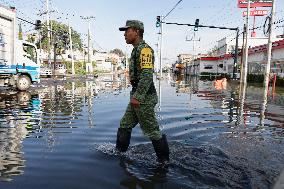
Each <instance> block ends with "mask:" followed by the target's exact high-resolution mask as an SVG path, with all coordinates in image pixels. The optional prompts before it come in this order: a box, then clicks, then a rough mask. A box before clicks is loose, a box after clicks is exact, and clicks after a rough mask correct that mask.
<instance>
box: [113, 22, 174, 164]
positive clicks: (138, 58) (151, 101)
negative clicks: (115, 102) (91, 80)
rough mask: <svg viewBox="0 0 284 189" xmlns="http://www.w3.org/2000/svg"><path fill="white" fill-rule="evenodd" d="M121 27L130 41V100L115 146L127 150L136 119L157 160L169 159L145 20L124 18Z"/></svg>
mask: <svg viewBox="0 0 284 189" xmlns="http://www.w3.org/2000/svg"><path fill="white" fill-rule="evenodd" d="M119 30H120V31H124V37H125V41H126V43H127V44H132V45H133V50H132V53H131V58H130V64H129V79H130V82H131V85H132V90H131V92H130V102H129V104H128V106H127V108H126V111H125V113H124V116H123V117H122V119H121V121H120V127H119V128H118V131H117V139H116V148H117V150H119V151H120V152H125V151H127V148H128V146H129V144H130V138H131V132H132V128H134V127H135V126H136V125H137V124H138V123H139V124H140V127H141V129H142V131H143V133H144V135H146V136H147V137H149V138H150V140H151V141H152V144H153V147H154V150H155V152H156V155H157V161H158V162H160V163H167V162H168V161H169V146H168V142H167V138H166V135H165V134H162V133H161V131H160V128H159V125H158V121H157V118H156V115H155V110H154V108H155V105H156V104H157V102H158V96H157V92H156V88H155V85H154V82H153V70H154V51H153V49H152V48H151V47H150V46H149V45H148V44H147V43H145V41H144V40H143V33H144V24H143V22H141V21H138V20H127V21H126V26H124V27H121V28H119Z"/></svg>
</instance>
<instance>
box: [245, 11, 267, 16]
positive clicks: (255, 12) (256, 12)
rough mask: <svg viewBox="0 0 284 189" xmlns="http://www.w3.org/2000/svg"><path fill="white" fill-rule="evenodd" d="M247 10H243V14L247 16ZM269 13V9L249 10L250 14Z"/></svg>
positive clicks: (261, 14) (260, 14)
mask: <svg viewBox="0 0 284 189" xmlns="http://www.w3.org/2000/svg"><path fill="white" fill-rule="evenodd" d="M247 14H248V13H247V11H244V12H243V16H247ZM267 14H268V10H252V11H249V15H250V16H265V15H267Z"/></svg>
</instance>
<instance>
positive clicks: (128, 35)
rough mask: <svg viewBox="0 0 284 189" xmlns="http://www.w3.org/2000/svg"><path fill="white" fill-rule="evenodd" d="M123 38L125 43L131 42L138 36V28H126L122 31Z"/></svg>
mask: <svg viewBox="0 0 284 189" xmlns="http://www.w3.org/2000/svg"><path fill="white" fill-rule="evenodd" d="M124 38H125V41H126V43H127V44H133V43H134V42H135V41H136V40H137V39H138V38H139V34H138V30H136V29H134V28H128V29H127V30H126V31H125V32H124Z"/></svg>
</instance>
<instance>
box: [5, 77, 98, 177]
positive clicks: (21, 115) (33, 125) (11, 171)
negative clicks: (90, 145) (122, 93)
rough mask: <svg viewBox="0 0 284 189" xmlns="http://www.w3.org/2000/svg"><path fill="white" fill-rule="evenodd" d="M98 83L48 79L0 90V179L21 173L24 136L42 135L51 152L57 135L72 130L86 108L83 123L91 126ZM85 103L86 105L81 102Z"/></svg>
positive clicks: (23, 162) (39, 137) (23, 164)
mask: <svg viewBox="0 0 284 189" xmlns="http://www.w3.org/2000/svg"><path fill="white" fill-rule="evenodd" d="M99 90H100V89H99V87H98V86H97V84H96V82H94V81H85V83H83V82H81V81H74V82H70V83H61V82H57V81H54V82H51V83H49V84H48V87H46V88H38V89H36V90H33V91H31V92H8V91H3V92H2V93H1V94H0V181H9V180H11V179H12V178H11V177H12V176H14V175H19V174H22V173H23V171H24V169H23V167H25V158H24V156H23V152H22V148H23V146H22V144H23V141H24V139H25V138H34V139H43V140H44V141H45V144H46V145H45V146H46V148H45V150H47V151H49V152H52V151H53V149H54V148H55V146H56V145H57V144H58V141H57V140H59V139H58V136H59V135H61V134H68V133H72V129H76V128H77V127H79V126H81V125H78V121H77V120H78V119H80V116H81V113H82V112H84V111H85V110H86V112H87V114H86V115H84V116H86V117H87V123H86V125H87V126H88V127H94V125H95V123H94V117H95V116H94V111H93V104H94V103H93V99H94V97H95V96H96V95H97V94H98V91H99ZM84 105H85V106H84Z"/></svg>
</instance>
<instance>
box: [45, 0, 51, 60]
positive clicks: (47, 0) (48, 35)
mask: <svg viewBox="0 0 284 189" xmlns="http://www.w3.org/2000/svg"><path fill="white" fill-rule="evenodd" d="M46 24H47V50H48V60H47V62H48V64H49V65H50V27H49V0H46Z"/></svg>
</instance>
